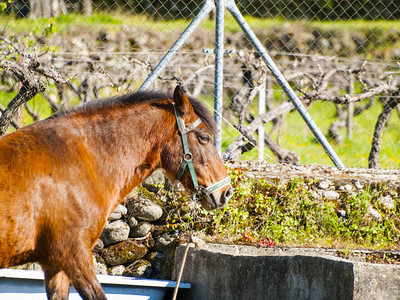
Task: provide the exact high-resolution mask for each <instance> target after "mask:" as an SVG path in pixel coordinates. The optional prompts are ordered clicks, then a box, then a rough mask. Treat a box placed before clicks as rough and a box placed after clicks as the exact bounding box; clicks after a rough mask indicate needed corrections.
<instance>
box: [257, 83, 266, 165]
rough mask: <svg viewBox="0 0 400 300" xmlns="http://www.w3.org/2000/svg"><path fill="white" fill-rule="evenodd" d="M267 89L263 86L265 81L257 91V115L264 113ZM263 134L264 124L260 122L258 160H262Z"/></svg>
mask: <svg viewBox="0 0 400 300" xmlns="http://www.w3.org/2000/svg"><path fill="white" fill-rule="evenodd" d="M266 94H267V90H266V88H265V83H264V86H263V88H262V89H261V90H260V92H259V93H258V115H262V114H264V113H265V99H266ZM264 135H265V125H264V124H261V125H260V127H259V128H258V161H263V160H264V145H265V143H264Z"/></svg>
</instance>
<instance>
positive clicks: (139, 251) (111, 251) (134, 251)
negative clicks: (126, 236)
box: [102, 240, 148, 266]
mask: <svg viewBox="0 0 400 300" xmlns="http://www.w3.org/2000/svg"><path fill="white" fill-rule="evenodd" d="M147 252H148V249H147V247H146V246H145V245H143V244H142V243H139V242H137V241H134V240H126V241H124V242H121V243H118V244H115V245H111V246H110V247H108V248H105V249H104V250H103V253H102V254H103V258H104V261H105V262H106V263H107V264H108V265H111V266H117V265H123V264H126V263H132V262H134V261H135V260H138V259H140V258H142V257H143V256H145V255H146V254H147Z"/></svg>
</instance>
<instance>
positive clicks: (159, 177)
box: [142, 169, 165, 193]
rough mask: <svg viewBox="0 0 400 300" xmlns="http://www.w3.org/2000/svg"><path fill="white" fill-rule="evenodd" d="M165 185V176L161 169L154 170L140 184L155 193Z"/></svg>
mask: <svg viewBox="0 0 400 300" xmlns="http://www.w3.org/2000/svg"><path fill="white" fill-rule="evenodd" d="M164 185H165V176H164V173H163V171H162V170H161V169H159V170H156V171H154V172H153V174H151V175H150V176H149V177H148V178H147V179H146V180H145V181H143V182H142V186H143V187H144V188H146V189H147V190H148V191H150V192H152V193H157V192H158V191H159V190H160V189H161V187H163V186H164Z"/></svg>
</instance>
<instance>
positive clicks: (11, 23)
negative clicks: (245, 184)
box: [0, 0, 400, 168]
mask: <svg viewBox="0 0 400 300" xmlns="http://www.w3.org/2000/svg"><path fill="white" fill-rule="evenodd" d="M204 3H205V1H203V0H193V1H189V0H182V1H150V0H149V1H133V0H130V1H123V0H118V1H109V0H107V1H91V0H83V1H72V0H31V1H27V0H23V1H21V0H14V1H12V0H6V1H4V0H3V1H2V2H1V4H0V10H1V18H0V30H1V31H0V32H1V33H0V48H1V52H0V63H1V65H0V66H1V67H2V73H1V78H0V88H1V90H0V104H1V105H2V107H0V108H1V109H2V110H4V108H5V107H6V106H7V105H8V104H9V102H10V100H11V99H13V97H14V96H15V95H16V94H17V93H18V90H19V89H21V84H20V82H21V78H19V77H18V76H17V75H16V73H15V72H14V73H13V72H11V71H10V70H11V69H10V68H11V67H12V66H13V67H15V65H18V66H21V67H25V68H26V69H28V70H31V71H34V72H33V74H34V75H35V76H36V78H38V79H41V80H42V81H43V84H44V88H45V90H44V91H43V92H41V93H40V94H38V95H36V96H35V97H34V98H33V99H32V100H30V101H29V102H27V103H26V104H25V105H24V108H23V110H20V112H19V113H18V115H16V116H14V118H13V119H12V122H11V126H10V128H9V130H13V128H18V127H21V126H23V125H26V124H28V123H30V122H33V121H36V120H39V119H43V118H46V117H47V116H49V115H51V114H52V113H54V112H56V111H58V110H62V109H66V108H68V107H71V106H73V105H76V104H77V103H78V102H80V101H90V100H92V99H94V98H99V97H108V96H112V95H118V94H122V93H127V92H132V91H136V90H137V89H138V88H139V87H140V85H141V84H142V83H143V81H144V80H145V79H146V78H147V76H148V75H149V74H150V72H151V71H152V70H153V69H154V68H155V66H156V65H157V63H158V62H159V61H160V60H161V58H162V57H163V56H164V54H165V53H166V52H167V51H168V49H169V48H170V47H171V46H172V45H173V43H174V42H175V41H176V40H177V38H178V37H179V36H180V34H181V33H182V32H183V31H184V30H185V28H186V27H187V26H188V24H189V23H190V21H191V20H193V18H194V17H195V16H196V15H197V14H198V13H199V11H200V10H201V8H202V7H203V5H204ZM236 4H237V6H238V7H239V9H240V11H241V13H242V14H243V15H244V16H245V19H246V21H247V23H248V24H249V25H250V27H251V28H252V30H253V31H254V33H255V34H256V36H257V37H258V39H259V40H260V41H261V43H262V45H263V46H264V47H265V48H266V49H267V51H268V53H269V54H270V55H271V57H272V58H273V60H274V61H275V62H276V63H277V65H278V66H279V68H280V70H281V71H282V73H283V74H284V76H285V78H286V79H287V80H288V82H289V83H290V84H291V86H292V87H293V89H294V90H295V91H296V94H297V95H298V97H299V98H300V100H301V101H302V103H303V104H304V105H305V106H306V107H307V110H308V111H309V113H310V115H311V116H312V118H313V120H314V121H315V123H316V124H317V125H318V126H319V128H320V130H321V131H322V132H323V133H324V135H325V136H326V137H327V139H328V140H329V142H330V143H331V145H332V147H333V148H334V150H335V151H336V153H337V154H338V156H339V157H340V158H341V160H342V161H343V163H344V165H345V166H346V167H368V166H370V167H380V168H398V167H399V166H400V134H399V126H398V125H399V124H400V106H399V105H397V103H398V101H399V78H400V77H399V64H398V63H397V60H399V59H400V23H399V22H398V19H399V18H400V8H399V7H400V6H399V5H397V4H396V3H395V1H389V0H377V1H367V0H354V1H339V0H332V1H319V0H318V1H299V0H274V1H257V0H254V1H241V0H237V1H236ZM224 20H225V22H224V29H225V30H224V42H225V44H224V47H225V53H226V54H225V56H224V65H223V70H224V75H223V82H224V89H223V128H222V130H223V134H222V150H223V152H224V155H225V156H226V157H232V158H239V157H240V158H241V159H263V160H266V161H267V162H287V163H301V164H310V163H315V164H328V165H332V162H331V161H330V159H329V157H328V156H327V155H326V154H325V153H324V150H323V148H322V147H321V146H320V145H319V143H318V142H317V141H316V139H315V137H314V135H313V134H312V133H311V131H310V130H309V129H308V127H307V125H306V124H305V123H304V121H303V120H302V118H301V117H300V115H299V113H298V112H297V111H296V110H295V109H294V107H293V105H292V104H291V102H289V101H288V99H287V97H286V95H285V93H284V92H283V90H282V88H281V87H280V86H279V84H277V82H276V81H275V79H274V78H273V76H272V75H271V72H270V71H269V69H268V68H267V67H266V66H265V63H264V62H263V60H262V58H261V57H260V55H259V52H258V51H256V50H255V49H254V48H253V46H252V45H251V43H250V41H249V40H248V38H247V37H246V36H245V34H244V33H243V31H242V30H241V28H240V27H239V25H238V24H237V23H236V22H235V20H234V19H233V18H232V16H231V15H230V14H229V13H227V12H226V13H225V19H224ZM214 42H215V10H211V12H210V13H209V14H208V15H207V17H206V18H205V20H204V21H203V22H202V23H201V25H200V26H199V27H198V28H197V29H196V30H194V32H193V34H192V35H191V36H190V38H189V39H188V40H187V42H186V43H185V44H184V45H183V48H182V49H181V50H180V51H179V52H178V53H176V55H175V57H174V58H173V59H172V61H171V62H170V63H169V64H168V66H167V67H166V69H165V70H164V71H163V72H162V73H161V74H160V75H159V76H158V78H157V80H156V81H155V82H154V84H153V86H152V88H156V89H162V90H172V89H173V88H174V87H175V85H176V84H177V83H179V84H181V85H182V86H183V87H184V89H185V90H186V92H187V93H188V94H191V95H193V96H195V97H198V98H200V99H202V100H204V102H205V103H207V104H208V105H209V107H210V109H213V107H214V106H213V94H214V53H213V51H212V50H213V49H214ZM6 61H7V62H9V63H12V64H13V65H12V66H11V65H6V64H5V62H6ZM37 63H40V66H39V67H37ZM34 66H36V67H34ZM260 99H263V101H265V104H264V102H260ZM259 104H261V106H260V105H259ZM264 111H265V112H264ZM0 125H1V124H0ZM263 145H264V147H263ZM259 152H261V155H260V154H259Z"/></svg>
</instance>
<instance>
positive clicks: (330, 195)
mask: <svg viewBox="0 0 400 300" xmlns="http://www.w3.org/2000/svg"><path fill="white" fill-rule="evenodd" d="M323 196H324V198H325V199H327V200H338V199H339V197H340V195H339V193H337V192H335V191H325V192H324V193H323Z"/></svg>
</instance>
